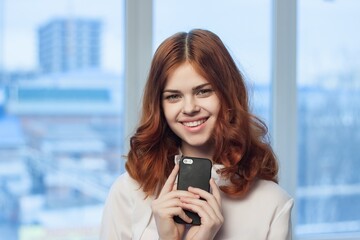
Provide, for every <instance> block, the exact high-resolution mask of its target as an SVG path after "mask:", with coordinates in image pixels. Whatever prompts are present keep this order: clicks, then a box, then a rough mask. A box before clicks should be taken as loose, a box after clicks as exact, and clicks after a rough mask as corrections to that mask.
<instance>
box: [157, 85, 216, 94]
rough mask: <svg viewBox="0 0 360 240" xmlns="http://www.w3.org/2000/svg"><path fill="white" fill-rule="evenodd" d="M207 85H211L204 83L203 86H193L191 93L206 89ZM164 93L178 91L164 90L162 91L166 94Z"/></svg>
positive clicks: (175, 91) (177, 91) (176, 91)
mask: <svg viewBox="0 0 360 240" xmlns="http://www.w3.org/2000/svg"><path fill="white" fill-rule="evenodd" d="M207 85H211V84H210V83H204V84H200V85H198V86H195V87H193V88H192V91H197V90H200V89H202V88H204V87H206V86H207ZM166 92H169V93H179V92H180V91H179V90H175V89H164V90H163V93H166Z"/></svg>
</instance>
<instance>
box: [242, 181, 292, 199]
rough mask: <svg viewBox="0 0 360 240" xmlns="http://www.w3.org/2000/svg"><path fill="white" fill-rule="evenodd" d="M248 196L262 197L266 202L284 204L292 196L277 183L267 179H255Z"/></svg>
mask: <svg viewBox="0 0 360 240" xmlns="http://www.w3.org/2000/svg"><path fill="white" fill-rule="evenodd" d="M249 196H250V197H252V198H256V199H263V200H265V201H266V202H267V203H268V204H269V203H274V204H276V205H278V204H280V205H284V204H286V203H287V202H289V201H290V202H291V201H293V198H292V197H291V196H290V195H289V194H288V193H287V192H286V191H285V190H284V189H283V188H282V187H281V186H280V185H279V184H277V183H275V182H273V181H268V180H262V179H260V180H257V181H256V182H255V183H254V185H253V187H252V189H251V190H250V192H249Z"/></svg>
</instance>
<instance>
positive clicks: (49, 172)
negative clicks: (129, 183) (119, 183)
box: [0, 0, 124, 240]
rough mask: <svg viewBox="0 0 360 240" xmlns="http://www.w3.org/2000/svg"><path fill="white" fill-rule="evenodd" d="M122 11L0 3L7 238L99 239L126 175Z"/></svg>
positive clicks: (117, 2)
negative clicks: (106, 207)
mask: <svg viewBox="0 0 360 240" xmlns="http://www.w3.org/2000/svg"><path fill="white" fill-rule="evenodd" d="M123 11H124V0H101V1H100V0H91V1H86V0H68V1H46V0H28V1H22V0H11V1H0V135H1V136H0V236H1V237H0V238H1V239H6V240H16V239H21V240H26V239H32V240H37V239H47V240H51V239H69V240H71V239H98V230H99V224H100V221H101V214H102V207H103V203H104V200H105V198H106V196H107V193H108V190H109V186H110V185H111V184H112V182H113V181H114V179H115V177H116V176H118V174H119V172H121V171H123V169H122V165H121V162H120V159H121V154H122V145H123V143H122V131H123V129H122V125H123V124H122V123H121V122H122V102H123V99H122V96H123V94H122V91H123V90H122V86H123V72H124V69H123V68H124V67H123V62H124V56H123V52H124V46H123V45H124V39H123V37H124V14H123Z"/></svg>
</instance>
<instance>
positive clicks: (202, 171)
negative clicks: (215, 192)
mask: <svg viewBox="0 0 360 240" xmlns="http://www.w3.org/2000/svg"><path fill="white" fill-rule="evenodd" d="M179 166H180V169H179V174H178V181H177V189H178V190H188V188H189V187H190V186H191V187H196V188H201V189H203V190H205V191H207V192H210V183H209V181H210V178H211V167H212V162H211V161H210V160H209V159H207V158H198V157H189V156H183V157H182V158H181V159H180V162H179ZM184 211H185V213H186V214H187V215H188V216H189V217H190V218H192V220H193V221H192V223H191V224H194V225H200V224H201V220H200V217H199V215H198V214H197V213H194V212H192V211H188V210H184ZM174 220H175V222H177V223H183V224H186V222H185V221H184V220H182V219H181V218H180V217H178V216H175V217H174Z"/></svg>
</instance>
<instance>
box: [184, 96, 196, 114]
mask: <svg viewBox="0 0 360 240" xmlns="http://www.w3.org/2000/svg"><path fill="white" fill-rule="evenodd" d="M199 111H200V106H198V104H197V102H196V99H194V98H185V99H184V106H183V113H184V114H194V113H196V112H199Z"/></svg>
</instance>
